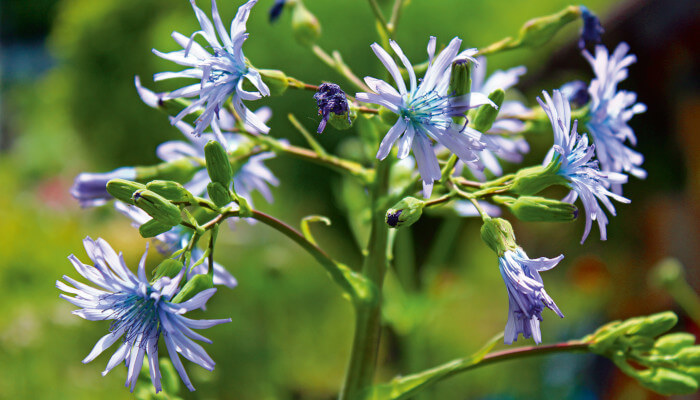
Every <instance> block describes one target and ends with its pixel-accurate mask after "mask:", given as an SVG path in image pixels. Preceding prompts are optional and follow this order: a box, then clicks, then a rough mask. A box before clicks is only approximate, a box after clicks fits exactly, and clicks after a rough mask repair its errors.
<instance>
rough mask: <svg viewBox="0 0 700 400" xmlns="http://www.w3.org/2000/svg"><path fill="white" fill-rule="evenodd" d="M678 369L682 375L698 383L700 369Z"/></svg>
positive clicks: (699, 380)
mask: <svg viewBox="0 0 700 400" xmlns="http://www.w3.org/2000/svg"><path fill="white" fill-rule="evenodd" d="M680 369H681V371H683V373H684V374H686V375H688V376H690V377H692V378H693V379H695V381H696V382H700V367H681V368H680Z"/></svg>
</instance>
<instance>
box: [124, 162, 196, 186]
mask: <svg viewBox="0 0 700 400" xmlns="http://www.w3.org/2000/svg"><path fill="white" fill-rule="evenodd" d="M135 169H136V180H137V181H139V182H150V181H154V180H157V179H160V180H164V181H175V182H180V183H187V182H189V181H191V180H192V178H193V177H194V174H195V173H197V171H199V170H200V169H202V167H201V166H199V165H198V164H196V163H194V162H192V160H191V159H189V158H180V159H177V160H175V161H169V162H166V163H162V164H158V165H154V166H149V167H136V168H135Z"/></svg>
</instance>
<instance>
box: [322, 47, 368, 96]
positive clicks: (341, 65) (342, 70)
mask: <svg viewBox="0 0 700 400" xmlns="http://www.w3.org/2000/svg"><path fill="white" fill-rule="evenodd" d="M311 51H312V52H313V53H314V54H315V55H316V57H318V59H319V60H321V61H322V62H323V63H324V64H326V65H328V66H329V67H331V68H332V69H334V70H336V71H337V72H338V73H339V74H340V75H342V76H343V77H345V79H347V80H348V81H350V83H352V84H353V85H355V86H356V87H357V88H358V89H360V90H362V91H364V92H370V89H369V88H368V87H367V85H365V84H364V82H362V80H361V79H360V78H358V77H357V75H355V74H354V73H353V72H352V70H351V69H350V67H348V66H347V64H345V62H344V61H343V58H342V57H341V56H340V53H338V52H337V51H334V52H333V56H332V57H331V56H330V55H329V54H328V53H326V52H325V51H324V50H323V49H322V48H321V47H319V46H318V45H317V44H315V45H313V47H311Z"/></svg>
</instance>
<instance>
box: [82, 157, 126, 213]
mask: <svg viewBox="0 0 700 400" xmlns="http://www.w3.org/2000/svg"><path fill="white" fill-rule="evenodd" d="M112 179H126V180H134V179H136V170H135V169H134V168H132V167H123V168H118V169H115V170H114V171H110V172H104V173H88V172H83V173H81V174H78V176H76V177H75V181H73V186H71V188H70V194H71V196H73V198H74V199H76V200H78V202H79V203H80V206H81V207H92V206H99V205H102V204H104V203H106V202H107V201H109V200H111V199H112V196H111V195H110V193H109V192H108V191H107V182H109V181H110V180H112Z"/></svg>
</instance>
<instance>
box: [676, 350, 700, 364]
mask: <svg viewBox="0 0 700 400" xmlns="http://www.w3.org/2000/svg"><path fill="white" fill-rule="evenodd" d="M676 360H678V362H680V363H681V364H683V365H685V366H688V367H700V346H690V347H686V348H684V349H683V350H681V351H680V352H678V355H676Z"/></svg>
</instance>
